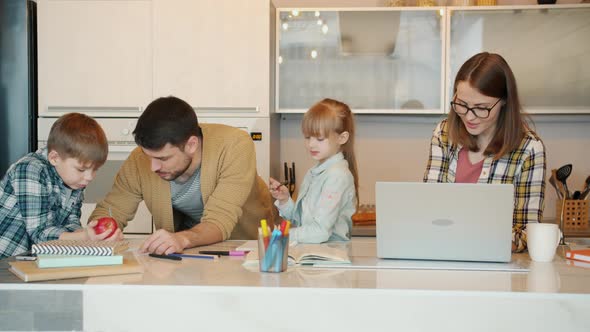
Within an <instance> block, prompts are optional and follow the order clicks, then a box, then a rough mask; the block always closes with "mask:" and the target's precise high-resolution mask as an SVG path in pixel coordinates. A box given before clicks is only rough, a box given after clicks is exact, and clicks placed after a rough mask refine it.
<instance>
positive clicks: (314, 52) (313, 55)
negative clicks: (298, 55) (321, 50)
mask: <svg viewBox="0 0 590 332" xmlns="http://www.w3.org/2000/svg"><path fill="white" fill-rule="evenodd" d="M317 57H318V51H316V50H312V51H311V58H312V59H315V58H317Z"/></svg>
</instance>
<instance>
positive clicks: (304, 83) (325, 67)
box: [276, 7, 445, 114]
mask: <svg viewBox="0 0 590 332" xmlns="http://www.w3.org/2000/svg"><path fill="white" fill-rule="evenodd" d="M276 24H277V30H278V31H279V32H278V35H279V38H278V42H277V45H278V57H277V63H278V64H277V71H276V72H277V73H278V75H277V76H278V78H277V82H279V89H278V107H277V109H278V111H279V112H281V113H300V112H305V111H306V110H307V109H308V108H309V107H310V106H312V105H313V104H315V103H316V102H318V101H320V100H321V99H323V98H326V97H330V98H334V99H338V100H341V101H343V102H345V103H347V104H348V105H349V106H350V107H351V109H353V111H354V112H355V113H421V114H425V113H441V112H442V111H441V109H442V103H443V100H444V99H443V95H444V90H443V84H442V82H443V77H444V65H443V64H444V39H443V36H444V28H445V25H444V9H443V8H438V7H429V8H416V7H413V8H412V7H407V8H399V7H398V8H391V7H389V8H379V9H375V8H364V9H359V8H352V9H351V8H343V9H332V8H330V9H325V10H300V11H296V10H283V11H281V12H279V13H278V15H277V23H276Z"/></svg>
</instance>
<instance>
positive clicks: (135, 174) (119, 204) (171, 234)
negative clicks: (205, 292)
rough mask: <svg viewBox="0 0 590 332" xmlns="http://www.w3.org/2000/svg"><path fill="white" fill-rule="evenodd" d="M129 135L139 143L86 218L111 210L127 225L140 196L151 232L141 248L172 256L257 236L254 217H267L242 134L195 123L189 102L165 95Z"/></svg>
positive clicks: (250, 146) (265, 198) (268, 208)
mask: <svg viewBox="0 0 590 332" xmlns="http://www.w3.org/2000/svg"><path fill="white" fill-rule="evenodd" d="M133 134H134V136H135V142H136V143H137V145H138V147H137V148H136V149H135V150H134V151H133V152H132V153H131V155H130V156H129V157H128V158H127V160H126V161H125V162H124V163H123V165H122V166H121V169H120V170H119V172H118V174H117V176H116V178H115V182H114V184H113V188H112V190H111V192H110V193H109V194H108V195H107V196H106V197H105V198H104V199H103V200H102V201H101V202H100V203H99V204H98V205H97V207H96V209H95V210H94V212H93V213H92V215H91V216H90V220H94V219H98V218H100V217H104V216H108V215H109V214H112V217H113V218H114V219H116V220H117V222H118V223H119V226H121V227H125V226H126V225H127V222H128V221H129V220H131V219H132V218H133V216H134V215H135V212H136V211H137V206H138V204H139V203H140V202H141V201H142V200H143V201H145V203H146V205H147V207H148V209H149V210H150V212H151V213H152V215H153V217H154V223H155V225H156V229H157V231H156V232H155V233H154V234H152V235H151V236H150V237H149V238H148V239H147V240H146V241H145V242H144V244H143V245H142V247H141V248H140V251H142V252H150V253H157V254H170V253H173V252H182V251H183V249H185V248H191V247H195V246H201V245H207V244H211V243H216V242H220V241H223V240H226V239H228V238H232V239H255V238H256V237H257V234H258V225H259V222H260V219H263V218H264V219H268V220H273V215H274V212H273V210H272V203H271V197H270V194H269V191H268V187H267V186H266V184H265V183H264V181H263V180H262V179H261V178H260V177H259V176H258V174H257V172H256V153H255V150H254V143H253V142H252V139H251V138H250V136H249V135H248V134H247V133H246V132H244V131H242V130H240V129H237V128H234V127H230V126H225V125H219V124H202V125H200V126H199V124H198V121H197V116H196V114H195V112H194V111H193V108H192V107H191V106H190V105H189V104H187V103H186V102H185V101H183V100H181V99H179V98H176V97H164V98H159V99H156V100H155V101H153V102H152V103H150V104H149V105H148V107H147V108H146V109H145V111H144V112H143V114H142V115H141V116H140V117H139V119H138V121H137V126H136V127H135V130H134V131H133Z"/></svg>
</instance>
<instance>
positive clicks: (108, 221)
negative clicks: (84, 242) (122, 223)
mask: <svg viewBox="0 0 590 332" xmlns="http://www.w3.org/2000/svg"><path fill="white" fill-rule="evenodd" d="M117 228H119V226H117V222H116V221H115V219H113V218H111V217H102V218H100V219H98V222H97V223H96V226H94V232H95V233H96V234H97V235H98V234H102V233H104V232H108V233H109V235H108V236H107V237H106V238H107V239H108V238H109V237H111V236H112V235H113V234H114V233H115V231H116V230H117Z"/></svg>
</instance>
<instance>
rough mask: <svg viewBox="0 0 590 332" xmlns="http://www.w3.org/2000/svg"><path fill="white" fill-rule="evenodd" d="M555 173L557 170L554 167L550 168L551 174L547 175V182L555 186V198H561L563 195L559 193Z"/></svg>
mask: <svg viewBox="0 0 590 332" xmlns="http://www.w3.org/2000/svg"><path fill="white" fill-rule="evenodd" d="M556 173H557V170H556V169H555V168H554V169H552V170H551V176H550V177H549V183H551V186H553V188H555V192H556V193H557V198H559V199H562V198H563V195H562V193H561V190H559V187H558V186H557V179H556Z"/></svg>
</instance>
